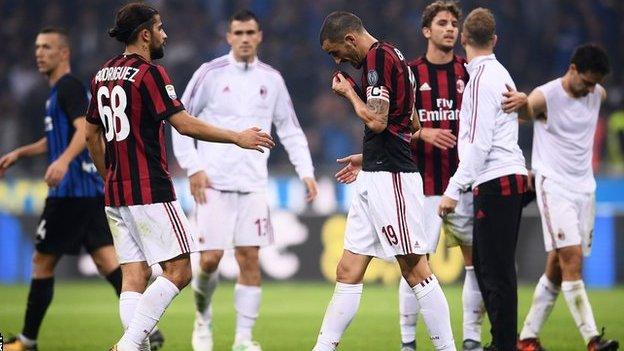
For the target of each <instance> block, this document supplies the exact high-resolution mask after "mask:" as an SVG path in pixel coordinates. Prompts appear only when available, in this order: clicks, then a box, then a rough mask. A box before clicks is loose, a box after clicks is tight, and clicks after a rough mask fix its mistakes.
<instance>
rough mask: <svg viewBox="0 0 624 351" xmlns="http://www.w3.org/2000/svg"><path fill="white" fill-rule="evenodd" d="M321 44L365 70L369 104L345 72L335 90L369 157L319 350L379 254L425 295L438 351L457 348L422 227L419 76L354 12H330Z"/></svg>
mask: <svg viewBox="0 0 624 351" xmlns="http://www.w3.org/2000/svg"><path fill="white" fill-rule="evenodd" d="M320 43H321V46H322V49H323V50H324V51H326V52H327V53H328V54H329V55H330V56H331V57H332V59H333V60H334V61H335V62H336V64H340V63H342V62H349V63H351V65H353V66H354V67H356V68H358V69H360V68H361V69H362V92H364V94H365V96H363V97H364V98H365V99H364V101H363V99H362V97H361V96H360V95H358V93H357V92H356V91H355V89H354V88H353V86H352V84H351V83H350V82H349V81H348V80H347V79H346V77H345V76H344V75H342V74H340V73H338V74H336V75H335V76H334V78H333V80H332V89H333V90H334V92H335V93H336V94H338V95H341V96H343V97H345V98H346V99H348V100H349V102H351V104H352V105H353V108H354V110H355V113H356V114H357V116H358V117H359V118H360V119H361V120H362V122H364V124H365V129H364V145H363V154H362V157H361V158H356V157H354V159H352V160H351V161H350V162H351V163H358V162H361V163H362V172H360V174H359V175H358V179H357V184H356V185H357V194H356V197H355V198H354V199H353V201H352V204H351V208H350V209H349V214H348V219H347V227H346V232H345V243H344V251H343V254H342V258H341V259H340V262H339V263H338V267H337V269H336V288H335V290H334V295H333V297H332V300H331V302H330V304H329V306H328V307H327V311H326V312H325V318H324V319H323V324H322V326H321V330H320V332H319V335H318V339H317V342H316V345H315V346H314V350H316V351H325V350H335V349H336V347H337V345H338V343H339V342H340V338H341V337H342V334H343V333H344V331H345V330H346V329H347V326H348V325H349V323H350V322H351V320H352V319H353V317H354V316H355V314H356V312H357V309H358V306H359V302H360V298H361V295H362V279H363V277H364V273H365V272H366V267H367V266H368V264H369V263H370V261H371V259H372V258H373V257H383V258H387V257H392V256H394V257H395V258H396V260H397V261H398V263H399V266H400V268H401V273H402V275H403V277H404V278H405V279H406V280H407V282H408V283H409V285H410V286H411V287H412V291H413V293H414V294H415V295H416V298H417V299H418V302H419V304H420V306H421V311H422V314H423V317H424V319H425V324H426V325H427V330H428V331H429V334H430V336H431V340H432V342H433V346H434V347H435V349H437V350H455V344H454V341H453V333H452V330H451V325H450V316H449V309H448V304H447V302H446V298H445V296H444V293H443V292H442V289H441V288H440V285H439V284H438V281H437V279H436V278H435V276H434V275H433V274H432V273H431V270H430V268H429V264H428V262H427V258H426V254H427V253H429V252H431V250H430V248H429V247H428V245H427V243H428V242H429V240H428V238H427V237H426V233H425V231H424V230H423V229H424V228H423V216H422V210H423V209H422V206H423V200H424V195H423V193H422V180H421V178H420V175H419V174H418V172H417V167H416V163H415V162H414V160H413V159H412V157H411V154H410V153H411V152H410V148H409V143H410V138H411V121H410V118H411V117H412V113H413V110H414V90H413V89H414V77H413V74H412V72H411V70H410V68H409V66H408V65H407V63H406V62H405V59H404V57H403V55H402V54H401V52H400V51H399V50H398V49H397V48H395V47H394V46H392V45H390V44H388V43H384V42H380V41H378V40H377V39H375V38H374V37H373V36H371V35H370V34H369V33H368V31H366V29H365V28H364V26H363V25H362V21H361V20H360V19H359V18H358V17H357V16H355V15H354V14H352V13H349V12H333V13H331V14H330V15H329V16H327V17H326V18H325V21H324V22H323V26H322V28H321V33H320ZM364 94H362V95H364ZM416 124H417V123H416ZM356 159H357V160H356Z"/></svg>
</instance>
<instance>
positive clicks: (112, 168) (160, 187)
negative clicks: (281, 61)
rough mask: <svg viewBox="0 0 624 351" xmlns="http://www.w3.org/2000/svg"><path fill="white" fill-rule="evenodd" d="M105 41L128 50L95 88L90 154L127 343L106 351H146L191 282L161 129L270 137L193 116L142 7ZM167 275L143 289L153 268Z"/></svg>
mask: <svg viewBox="0 0 624 351" xmlns="http://www.w3.org/2000/svg"><path fill="white" fill-rule="evenodd" d="M109 34H110V36H111V37H114V38H116V39H117V40H119V41H121V42H122V43H124V44H125V45H126V47H125V52H124V53H123V54H121V55H119V56H116V57H114V58H113V59H111V60H109V61H108V62H107V63H106V64H104V66H103V67H102V69H100V70H99V71H98V73H97V74H96V76H95V77H94V78H93V81H92V83H91V94H92V98H91V102H90V105H89V109H88V110H87V121H88V122H89V124H88V127H87V144H88V147H89V151H90V153H91V156H92V158H93V161H94V163H95V166H96V168H97V170H98V172H99V173H100V174H101V175H102V177H104V178H105V187H104V190H105V203H106V215H107V217H108V221H109V225H110V227H111V232H112V234H113V241H114V244H115V249H116V251H117V256H118V257H119V261H120V263H121V268H122V272H123V283H122V293H121V296H120V301H119V310H120V316H121V320H122V324H123V326H124V329H125V333H124V335H123V336H122V338H121V339H120V340H119V342H118V343H117V344H116V345H115V346H113V348H112V350H120V351H126V350H146V349H148V348H149V342H147V340H146V336H147V335H148V334H149V332H150V331H151V330H152V329H153V328H154V326H155V325H156V323H157V322H158V320H159V319H160V317H161V316H162V314H163V313H164V311H165V309H166V308H167V306H168V305H169V304H170V303H171V301H172V300H173V298H174V297H175V296H176V295H177V294H178V293H179V292H180V290H181V289H182V288H184V287H185V286H186V285H187V284H188V283H189V282H190V279H191V265H190V260H189V253H190V252H193V251H195V240H194V233H192V232H191V231H190V228H189V225H188V220H187V219H186V217H185V216H184V213H183V212H182V210H181V208H180V205H179V204H178V202H177V201H176V197H175V193H174V190H173V186H172V182H171V177H170V175H169V172H168V167H167V155H166V153H165V145H164V140H165V139H164V131H163V129H164V121H165V120H168V121H169V123H171V125H172V126H173V127H174V128H176V130H178V131H179V132H180V133H182V134H184V135H189V136H192V137H195V138H198V139H202V140H207V141H215V142H224V143H235V144H237V145H238V146H240V147H244V148H248V149H256V150H258V151H262V149H261V146H262V147H272V146H273V145H274V144H273V141H272V140H271V137H270V136H269V135H268V134H266V133H262V132H260V129H258V128H252V129H248V130H246V131H244V132H241V133H236V132H233V131H229V130H224V129H220V128H217V127H214V126H211V125H208V124H206V123H204V122H201V121H200V120H199V119H197V118H194V117H193V116H190V115H189V114H188V113H187V112H186V111H185V110H184V106H182V103H181V102H180V101H179V100H178V98H177V96H176V93H175V89H174V87H173V85H172V83H171V80H170V79H169V76H168V75H167V72H166V71H165V69H164V68H163V67H162V66H159V65H156V64H153V63H152V60H155V59H159V58H161V57H163V54H164V44H165V41H166V39H167V35H166V34H165V32H164V30H163V24H162V20H161V18H160V15H159V14H158V12H157V11H156V10H155V9H154V8H152V7H150V6H148V5H145V4H142V3H131V4H128V5H125V6H123V7H122V8H121V9H120V10H119V11H118V12H117V17H116V23H115V27H114V28H112V29H111V30H110V31H109ZM155 263H159V264H160V266H161V267H162V269H163V275H162V276H160V277H158V278H156V280H155V281H154V282H153V283H152V284H151V285H150V286H149V287H147V289H146V286H147V282H148V278H149V276H150V268H149V266H150V265H152V264H155Z"/></svg>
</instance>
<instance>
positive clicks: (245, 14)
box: [228, 9, 260, 29]
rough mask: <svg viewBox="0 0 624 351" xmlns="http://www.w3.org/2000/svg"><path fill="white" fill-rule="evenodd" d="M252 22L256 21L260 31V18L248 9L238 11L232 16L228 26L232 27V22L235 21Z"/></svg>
mask: <svg viewBox="0 0 624 351" xmlns="http://www.w3.org/2000/svg"><path fill="white" fill-rule="evenodd" d="M251 20H254V21H256V23H257V24H258V29H260V21H259V20H258V16H256V14H255V13H253V12H252V11H251V10H247V9H244V10H239V11H236V12H235V13H234V14H233V15H232V16H230V20H229V22H228V24H229V25H230V26H231V25H232V22H234V21H240V22H247V21H251Z"/></svg>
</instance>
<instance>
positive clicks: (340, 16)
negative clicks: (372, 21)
mask: <svg viewBox="0 0 624 351" xmlns="http://www.w3.org/2000/svg"><path fill="white" fill-rule="evenodd" d="M363 29H364V25H363V24H362V20H361V19H360V18H359V17H358V16H356V15H354V14H352V13H351V12H346V11H335V12H332V13H330V14H329V15H327V17H325V20H324V21H323V25H322V26H321V33H320V35H319V37H320V40H321V45H323V43H324V42H325V40H329V41H330V42H332V43H336V42H339V41H340V40H342V38H344V36H345V34H347V33H349V32H361V31H362V30H363Z"/></svg>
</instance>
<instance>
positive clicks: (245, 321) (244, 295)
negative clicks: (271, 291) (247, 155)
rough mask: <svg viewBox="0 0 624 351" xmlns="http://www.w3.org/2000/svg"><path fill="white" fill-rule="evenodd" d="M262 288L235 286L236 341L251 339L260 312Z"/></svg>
mask: <svg viewBox="0 0 624 351" xmlns="http://www.w3.org/2000/svg"><path fill="white" fill-rule="evenodd" d="M261 295H262V289H261V288H260V287H259V286H249V285H242V284H236V285H235V286H234V307H235V308H236V336H235V337H234V340H235V341H236V342H241V341H251V337H252V336H251V332H252V330H253V327H254V324H256V319H258V312H259V310H260V298H261Z"/></svg>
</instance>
